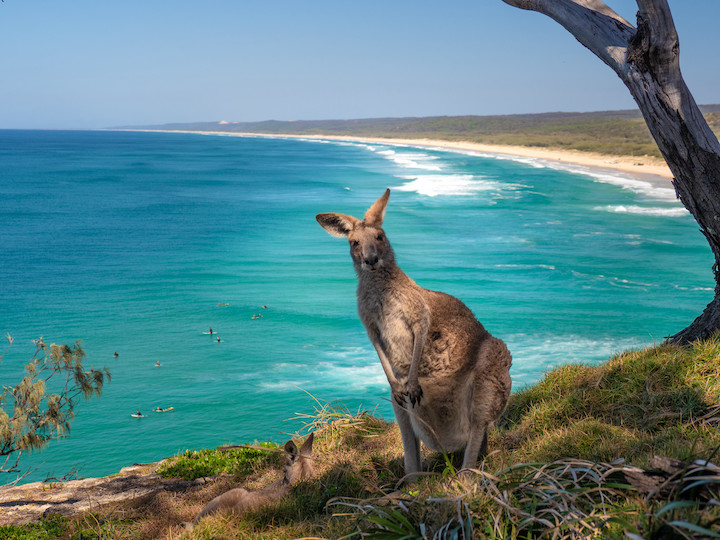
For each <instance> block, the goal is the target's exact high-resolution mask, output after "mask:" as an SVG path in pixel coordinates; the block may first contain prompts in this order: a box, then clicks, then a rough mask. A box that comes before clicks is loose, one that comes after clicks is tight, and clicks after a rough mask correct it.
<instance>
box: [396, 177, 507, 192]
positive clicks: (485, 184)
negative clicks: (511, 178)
mask: <svg viewBox="0 0 720 540" xmlns="http://www.w3.org/2000/svg"><path fill="white" fill-rule="evenodd" d="M399 178H404V179H406V180H409V182H406V183H404V184H402V185H400V186H396V187H395V188H393V189H396V190H398V191H414V192H416V193H418V194H420V195H426V196H428V197H437V196H438V195H450V196H467V195H474V194H475V193H478V192H481V191H492V190H496V189H500V185H499V184H498V183H497V182H492V181H490V180H486V179H483V178H482V177H479V176H474V175H471V174H425V175H420V176H405V177H399Z"/></svg>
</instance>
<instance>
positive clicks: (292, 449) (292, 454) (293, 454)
mask: <svg viewBox="0 0 720 540" xmlns="http://www.w3.org/2000/svg"><path fill="white" fill-rule="evenodd" d="M285 453H286V454H287V457H289V458H290V461H293V462H295V461H297V458H298V457H300V452H299V451H298V447H297V446H296V445H295V443H294V442H292V441H288V442H286V443H285Z"/></svg>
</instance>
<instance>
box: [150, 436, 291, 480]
mask: <svg viewBox="0 0 720 540" xmlns="http://www.w3.org/2000/svg"><path fill="white" fill-rule="evenodd" d="M278 448H280V446H279V445H278V444H275V443H271V442H263V443H257V444H256V445H254V446H252V447H238V448H230V449H223V448H218V449H215V450H210V449H204V450H186V451H185V453H184V454H182V455H180V456H176V457H174V458H171V459H169V460H168V461H167V462H166V463H165V464H163V465H161V466H160V468H159V469H158V473H159V474H160V475H161V476H163V477H164V478H183V479H185V480H195V479H196V478H202V477H205V476H213V475H216V474H221V473H223V472H225V473H232V474H236V475H238V476H245V475H247V474H249V473H250V472H252V471H253V469H254V468H255V467H258V466H261V465H263V464H267V463H270V462H272V461H273V460H274V461H279V457H277V456H278V454H276V453H275V449H278ZM265 449H267V450H265Z"/></svg>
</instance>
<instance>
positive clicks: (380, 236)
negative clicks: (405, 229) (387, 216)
mask: <svg viewBox="0 0 720 540" xmlns="http://www.w3.org/2000/svg"><path fill="white" fill-rule="evenodd" d="M384 238H385V237H384V236H383V235H382V234H378V235H377V239H378V242H382V241H383V239H384Z"/></svg>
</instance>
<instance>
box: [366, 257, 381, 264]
mask: <svg viewBox="0 0 720 540" xmlns="http://www.w3.org/2000/svg"><path fill="white" fill-rule="evenodd" d="M377 262H378V256H377V255H372V256H370V257H365V264H367V265H368V266H375V265H376V264H377Z"/></svg>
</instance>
